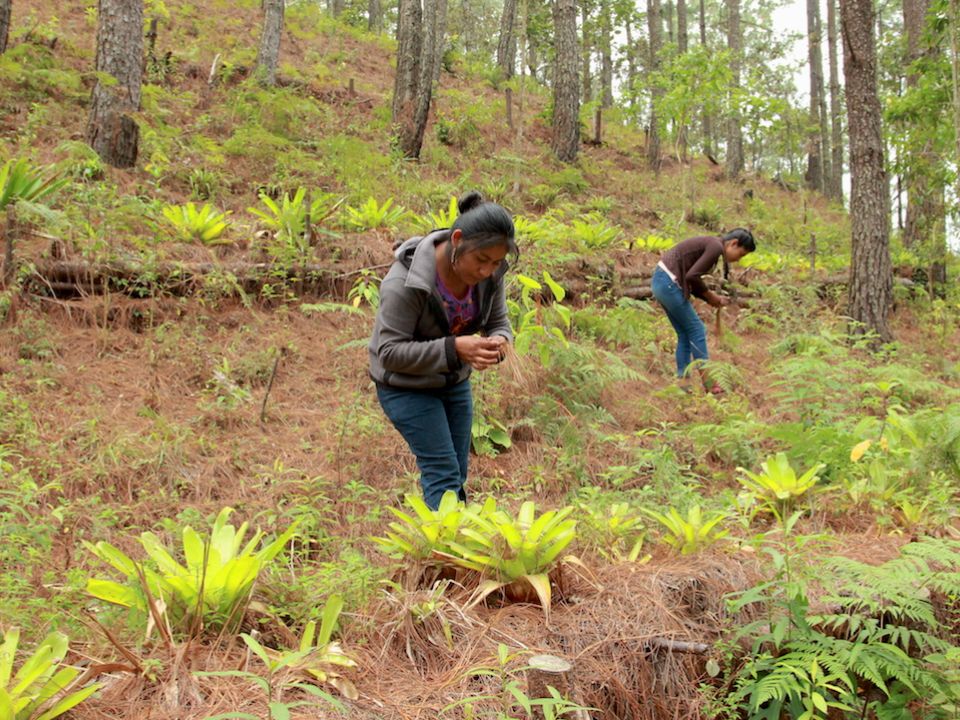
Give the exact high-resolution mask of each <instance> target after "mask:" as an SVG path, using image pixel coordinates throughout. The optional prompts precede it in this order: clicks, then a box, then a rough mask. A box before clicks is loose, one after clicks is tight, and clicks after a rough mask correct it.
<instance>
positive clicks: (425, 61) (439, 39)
mask: <svg viewBox="0 0 960 720" xmlns="http://www.w3.org/2000/svg"><path fill="white" fill-rule="evenodd" d="M416 1H417V2H419V0H416ZM446 6H447V0H425V1H424V4H423V14H422V16H421V32H422V36H423V41H422V44H421V46H420V59H419V63H418V69H419V73H418V75H417V77H416V92H415V93H414V99H413V101H412V102H411V105H412V106H413V108H414V111H413V121H412V122H411V123H402V124H401V126H400V137H399V140H400V143H399V145H400V151H401V152H402V153H403V154H404V156H405V157H408V158H413V159H419V157H420V150H421V149H422V148H423V137H424V134H425V132H426V129H427V119H428V118H429V115H430V103H431V101H432V100H433V84H434V78H435V77H436V74H437V72H438V71H439V66H440V60H441V56H442V54H443V42H444V37H443V36H444V27H443V25H444V24H445V22H446V15H447V7H446Z"/></svg>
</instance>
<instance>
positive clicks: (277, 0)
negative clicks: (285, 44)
mask: <svg viewBox="0 0 960 720" xmlns="http://www.w3.org/2000/svg"><path fill="white" fill-rule="evenodd" d="M283 10H284V0H263V33H262V34H261V35H260V50H259V52H258V53H257V69H256V73H257V76H258V77H259V79H260V82H262V83H263V84H264V85H270V86H272V85H276V84H277V65H278V64H279V62H280V37H281V36H282V34H283Z"/></svg>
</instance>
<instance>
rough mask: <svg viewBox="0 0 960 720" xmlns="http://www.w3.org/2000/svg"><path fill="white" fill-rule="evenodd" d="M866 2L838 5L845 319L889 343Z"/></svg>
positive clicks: (887, 270)
mask: <svg viewBox="0 0 960 720" xmlns="http://www.w3.org/2000/svg"><path fill="white" fill-rule="evenodd" d="M873 21H874V12H873V2H872V0H840V23H841V29H842V33H843V71H844V78H845V80H846V90H847V123H848V127H849V134H850V179H851V192H850V220H851V234H852V247H851V261H850V289H849V311H848V314H849V315H850V317H851V318H852V319H853V320H854V322H855V323H856V325H855V327H854V328H853V330H854V332H857V333H865V332H875V333H876V334H877V336H878V337H879V338H880V340H881V341H884V342H886V341H889V340H890V339H891V338H892V335H891V333H890V328H889V325H888V323H887V318H888V314H889V310H890V302H891V300H892V295H893V289H892V288H893V274H892V270H891V267H890V217H889V213H888V208H889V201H888V200H887V197H886V194H887V176H886V172H885V170H884V158H883V139H882V136H881V131H880V99H879V97H878V95H877V60H876V47H875V45H874V22H873Z"/></svg>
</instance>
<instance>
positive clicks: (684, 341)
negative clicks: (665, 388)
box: [650, 267, 709, 377]
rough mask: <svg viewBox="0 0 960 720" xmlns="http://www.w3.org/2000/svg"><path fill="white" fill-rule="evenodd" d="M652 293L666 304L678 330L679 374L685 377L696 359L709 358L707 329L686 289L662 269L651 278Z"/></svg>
mask: <svg viewBox="0 0 960 720" xmlns="http://www.w3.org/2000/svg"><path fill="white" fill-rule="evenodd" d="M650 289H651V290H652V291H653V296H654V297H655V298H656V299H657V301H658V302H659V303H660V304H661V305H662V306H663V309H664V310H666V312H667V317H668V318H669V319H670V324H671V325H673V329H674V330H675V331H676V333H677V376H678V377H683V376H684V375H685V374H686V372H687V368H688V367H689V366H690V362H691V358H692V359H693V360H706V359H707V358H708V357H709V354H708V353H707V329H706V327H704V325H703V320H701V319H700V316H699V315H697V311H696V310H694V308H693V303H691V302H690V300H689V299H688V298H685V297H684V296H683V289H682V288H681V287H680V286H679V285H677V283H676V281H674V280H673V279H672V278H671V277H670V276H669V275H667V273H665V272H664V270H663V268H661V267H658V268H657V269H656V270H654V271H653V279H652V280H651V281H650Z"/></svg>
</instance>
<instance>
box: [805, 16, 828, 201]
mask: <svg viewBox="0 0 960 720" xmlns="http://www.w3.org/2000/svg"><path fill="white" fill-rule="evenodd" d="M821 36H822V30H821V27H820V0H807V60H808V62H809V64H810V126H809V131H808V134H807V173H806V178H805V180H806V183H807V187H808V188H810V189H811V190H816V191H817V192H823V191H824V189H825V187H826V183H825V180H824V178H825V177H826V175H827V174H828V169H827V168H826V164H827V157H828V154H827V152H826V151H825V146H826V143H827V122H826V120H827V118H826V110H825V108H824V101H823V96H824V92H823V52H822V51H821V49H820V46H821V41H822V37H821Z"/></svg>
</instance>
